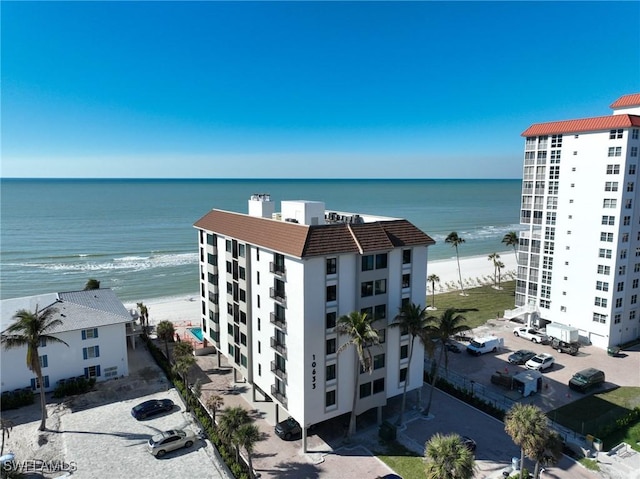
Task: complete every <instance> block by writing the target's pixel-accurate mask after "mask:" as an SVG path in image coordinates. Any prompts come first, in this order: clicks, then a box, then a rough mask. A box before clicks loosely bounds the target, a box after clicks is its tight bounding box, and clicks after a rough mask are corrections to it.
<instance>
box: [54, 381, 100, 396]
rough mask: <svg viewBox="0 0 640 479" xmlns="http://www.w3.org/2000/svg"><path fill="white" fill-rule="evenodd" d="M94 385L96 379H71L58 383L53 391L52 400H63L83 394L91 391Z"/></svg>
mask: <svg viewBox="0 0 640 479" xmlns="http://www.w3.org/2000/svg"><path fill="white" fill-rule="evenodd" d="M95 384H96V378H89V379H86V378H84V377H83V378H73V379H68V380H66V381H64V382H58V385H57V386H56V388H55V389H54V390H53V397H54V398H63V397H65V396H73V395H75V394H84V393H86V392H89V391H91V390H92V389H93V386H95Z"/></svg>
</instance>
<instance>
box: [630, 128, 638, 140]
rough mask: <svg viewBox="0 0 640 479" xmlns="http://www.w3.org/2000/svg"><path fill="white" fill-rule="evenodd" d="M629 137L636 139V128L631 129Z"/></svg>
mask: <svg viewBox="0 0 640 479" xmlns="http://www.w3.org/2000/svg"><path fill="white" fill-rule="evenodd" d="M631 139H633V140H637V139H638V128H634V129H633V130H631Z"/></svg>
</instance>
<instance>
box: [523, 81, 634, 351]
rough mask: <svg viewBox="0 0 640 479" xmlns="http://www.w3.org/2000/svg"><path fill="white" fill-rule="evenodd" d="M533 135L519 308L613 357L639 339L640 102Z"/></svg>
mask: <svg viewBox="0 0 640 479" xmlns="http://www.w3.org/2000/svg"><path fill="white" fill-rule="evenodd" d="M611 108H612V109H613V115H608V116H600V117H593V118H583V119H577V120H567V121H553V122H549V123H539V124H535V125H532V126H531V127H529V128H528V129H527V130H526V131H524V133H522V136H524V137H525V138H526V141H525V151H524V172H523V181H522V207H521V211H520V223H521V224H522V225H526V226H528V230H526V231H523V232H521V233H520V240H519V255H518V280H517V286H516V306H525V307H530V308H537V309H538V312H539V315H540V316H541V317H542V318H544V319H545V320H548V321H553V322H557V323H562V324H565V325H569V326H574V327H577V328H578V329H579V330H580V334H581V336H582V337H583V339H585V340H588V341H591V342H592V343H593V344H594V345H596V346H598V347H601V348H607V347H609V346H615V345H618V344H622V343H625V342H627V341H631V340H633V339H636V338H638V336H639V335H640V303H639V302H638V296H639V295H640V285H639V282H640V204H639V203H638V202H639V201H640V198H639V191H640V185H639V184H638V173H637V171H638V167H639V165H638V148H640V134H639V132H640V94H633V95H626V96H623V97H621V98H620V99H618V100H617V101H615V102H614V103H613V104H612V105H611Z"/></svg>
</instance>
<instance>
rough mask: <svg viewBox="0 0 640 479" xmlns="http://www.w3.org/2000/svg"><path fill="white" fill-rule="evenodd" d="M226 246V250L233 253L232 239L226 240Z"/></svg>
mask: <svg viewBox="0 0 640 479" xmlns="http://www.w3.org/2000/svg"><path fill="white" fill-rule="evenodd" d="M224 247H225V250H226V251H227V253H231V240H227V241H226V242H225V245H224Z"/></svg>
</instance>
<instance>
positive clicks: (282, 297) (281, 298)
mask: <svg viewBox="0 0 640 479" xmlns="http://www.w3.org/2000/svg"><path fill="white" fill-rule="evenodd" d="M269 297H270V298H271V299H273V300H275V301H277V302H278V303H280V304H281V305H282V306H285V307H286V306H287V295H286V294H285V293H284V291H280V290H277V289H275V288H269Z"/></svg>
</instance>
